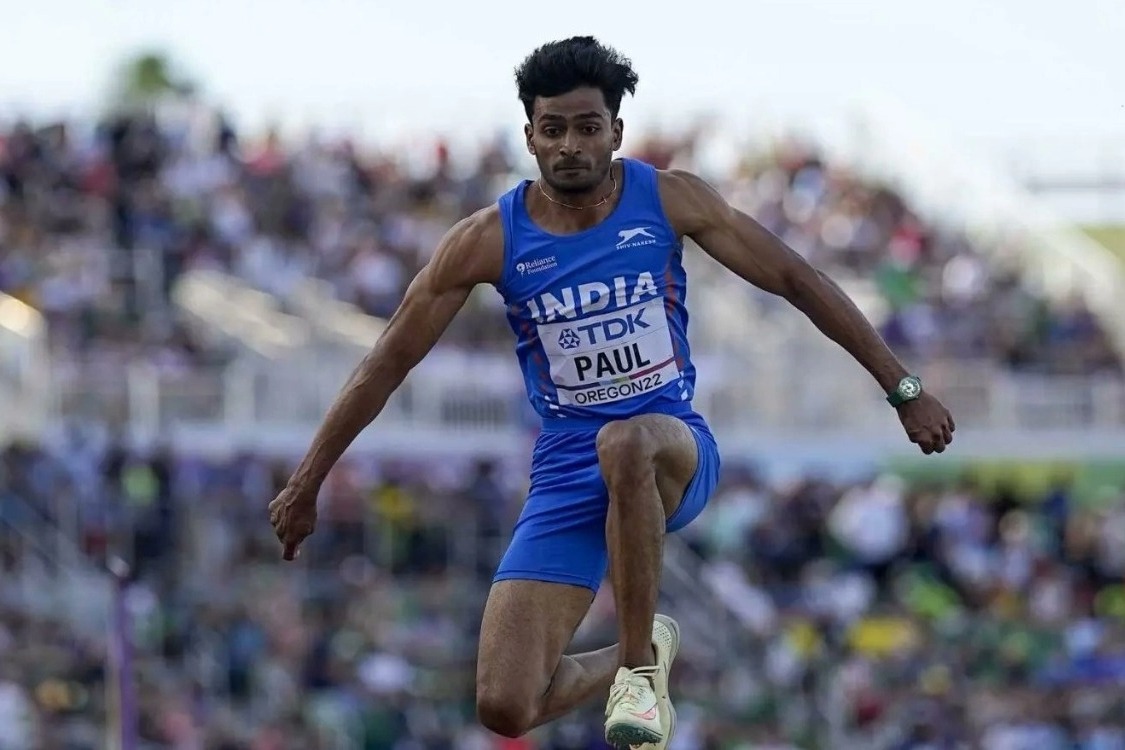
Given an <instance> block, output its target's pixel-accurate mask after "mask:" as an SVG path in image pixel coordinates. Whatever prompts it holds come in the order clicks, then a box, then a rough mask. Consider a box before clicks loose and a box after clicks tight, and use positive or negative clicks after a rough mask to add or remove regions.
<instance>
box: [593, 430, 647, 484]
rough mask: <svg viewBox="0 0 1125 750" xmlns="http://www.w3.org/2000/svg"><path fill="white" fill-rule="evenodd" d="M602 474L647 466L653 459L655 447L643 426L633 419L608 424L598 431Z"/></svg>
mask: <svg viewBox="0 0 1125 750" xmlns="http://www.w3.org/2000/svg"><path fill="white" fill-rule="evenodd" d="M596 445H597V451H598V461H599V463H601V465H602V473H605V472H606V470H607V469H611V468H616V467H621V468H625V467H630V466H632V467H635V466H637V465H644V464H647V465H649V466H651V461H652V460H653V458H654V457H655V453H656V445H655V442H654V441H653V439H652V437H651V436H650V435H649V434H648V432H647V431H646V430H645V427H644V425H643V424H641V423H640V422H639V421H637V420H634V419H623V420H619V421H616V422H610V423H609V424H607V425H604V426H603V427H602V428H601V429H600V430H598V439H597V442H596Z"/></svg>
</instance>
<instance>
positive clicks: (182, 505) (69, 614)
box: [0, 435, 1125, 750]
mask: <svg viewBox="0 0 1125 750" xmlns="http://www.w3.org/2000/svg"><path fill="white" fill-rule="evenodd" d="M728 467H729V468H728V470H727V471H726V472H725V477H724V484H723V486H722V487H721V489H720V491H719V493H718V495H717V496H716V498H715V499H714V500H713V503H712V505H711V506H710V507H709V508H708V510H707V511H706V512H705V514H704V515H703V516H702V517H701V518H700V519H699V520H698V521H697V522H696V523H695V524H693V525H692V526H691V527H689V529H688V530H686V531H685V532H683V534H682V535H680V536H679V537H678V539H679V540H680V541H681V542H682V544H680V543H677V544H676V545H674V549H672V550H671V552H670V553H672V552H675V553H677V555H678V559H679V560H680V562H681V563H683V564H687V565H689V567H691V569H692V570H693V572H692V575H693V576H695V580H690V581H686V582H685V581H684V580H682V579H677V578H676V577H674V576H666V582H665V592H666V594H671V597H670V599H669V601H668V602H666V603H665V608H667V609H668V610H669V611H670V612H671V613H672V614H673V615H675V616H677V617H679V618H680V619H681V622H682V624H683V628H684V630H685V643H684V648H683V655H682V658H681V659H680V660H678V662H677V666H676V669H675V672H674V676H673V689H674V695H675V696H676V698H677V702H676V705H677V708H678V712H679V718H680V721H679V732H678V734H677V738H676V740H675V741H674V743H673V748H675V749H676V750H696V749H699V748H705V749H708V750H710V749H714V750H720V749H721V750H814V749H815V750H821V749H823V750H829V749H830V750H853V749H854V750H945V749H947V748H980V749H981V750H1025V749H1027V750H1031V749H1034V750H1074V749H1078V750H1122V749H1123V748H1125V629H1123V628H1122V620H1123V618H1125V583H1123V581H1125V503H1123V502H1122V500H1123V498H1122V497H1121V494H1120V488H1114V489H1113V490H1112V491H1108V490H1107V493H1108V494H1106V496H1105V497H1103V498H1100V500H1101V501H1102V502H1099V503H1094V504H1092V505H1086V504H1083V505H1079V504H1077V503H1076V501H1075V498H1074V496H1073V494H1072V492H1071V489H1070V485H1069V483H1068V482H1067V481H1066V480H1065V479H1060V481H1059V482H1058V483H1057V485H1056V486H1055V487H1054V488H1053V489H1052V490H1050V491H1049V492H1047V493H1045V494H1044V495H1042V496H1036V497H1028V498H1025V497H1016V496H1015V495H1014V494H1012V493H1011V492H1009V491H1007V490H1005V489H1004V488H1003V487H999V488H993V489H986V488H985V486H984V485H983V484H980V483H978V482H974V481H972V479H971V477H970V478H966V479H965V480H964V481H961V482H959V483H956V484H954V485H948V484H927V483H918V482H914V483H911V484H907V483H904V482H903V481H901V480H899V479H897V478H895V477H894V476H890V475H880V476H876V477H873V478H872V479H870V480H863V481H847V482H836V481H830V480H828V479H824V478H816V477H811V476H806V477H803V478H801V479H799V480H792V479H789V480H784V481H780V480H771V481H767V480H766V479H765V478H764V477H763V476H762V475H760V474H759V473H757V472H756V471H754V469H753V467H752V466H751V465H749V464H740V462H738V461H729V462H728ZM288 468H289V467H288V466H287V465H285V463H284V462H278V461H274V460H269V459H266V458H263V457H260V456H253V455H238V456H230V457H225V458H221V459H219V458H214V457H204V456H191V455H175V454H171V453H169V452H167V451H161V450H156V451H152V452H143V453H142V452H138V451H133V450H129V449H126V448H122V447H121V446H120V445H119V444H118V443H116V442H115V441H114V440H112V439H108V438H107V439H93V438H91V437H90V436H89V435H82V436H76V437H75V438H74V440H73V441H72V442H71V443H70V444H67V445H62V446H57V447H55V448H53V449H50V450H48V449H45V448H42V447H39V446H31V445H24V446H12V447H10V448H8V449H7V450H6V451H5V452H4V454H3V458H2V459H0V566H2V577H0V581H2V582H3V585H2V586H0V749H2V750H16V749H19V750H23V749H25V748H44V749H47V750H87V749H90V750H92V749H93V748H96V747H101V746H102V742H103V740H102V733H103V731H104V727H105V725H106V722H107V721H109V722H111V725H112V717H113V716H114V711H115V709H114V705H115V703H114V701H113V699H112V696H114V695H115V694H116V687H115V685H116V683H115V681H114V680H113V679H111V677H110V673H107V669H106V663H107V662H106V658H107V654H108V653H109V652H110V647H109V645H108V644H109V639H108V638H107V617H106V613H107V611H108V607H109V602H110V601H111V599H112V596H111V595H112V591H113V585H112V583H111V580H110V577H109V576H108V574H106V573H105V571H104V565H100V566H99V564H100V563H102V562H104V561H105V560H106V559H107V556H114V555H119V556H121V557H122V558H124V559H126V560H128V561H129V562H130V563H131V574H130V576H129V579H128V584H127V585H126V586H125V587H124V591H125V596H126V600H127V602H128V610H129V612H130V613H131V617H132V627H131V628H130V630H129V632H130V635H131V637H132V639H133V643H134V648H135V652H136V658H135V662H136V670H135V671H136V683H137V684H136V688H137V692H138V694H139V724H140V732H141V735H142V737H143V742H142V744H141V747H142V748H157V747H163V748H174V749H176V750H181V749H182V750H189V749H190V750H194V749H195V748H209V749H211V748H215V749H217V750H235V749H239V750H241V749H246V750H275V749H276V750H288V749H289V748H293V749H294V750H297V749H298V748H300V749H301V750H318V749H321V748H323V749H325V750H336V749H337V748H340V749H345V748H347V749H351V748H369V749H371V750H377V749H382V748H387V749H388V750H389V749H394V750H412V749H414V748H419V749H424V750H446V749H449V750H454V749H456V750H501V749H503V750H517V749H518V750H533V749H539V750H594V749H597V750H602V749H603V748H604V745H603V744H602V741H601V740H600V739H599V735H600V732H601V706H600V705H591V706H590V707H589V708H588V709H587V710H585V711H583V712H580V713H578V714H576V715H574V716H572V717H570V718H568V719H566V720H563V721H560V722H558V723H556V724H553V725H550V726H548V727H546V728H543V729H542V730H539V731H537V732H535V733H534V734H533V735H531V736H529V737H528V738H525V739H522V740H518V741H513V740H504V739H501V738H498V737H494V736H491V735H489V734H487V733H486V732H484V731H483V730H482V729H480V728H479V727H478V726H477V725H476V723H475V721H474V719H473V691H472V686H473V670H474V650H475V645H476V637H477V629H478V624H479V618H480V614H481V610H482V607H483V602H484V597H485V595H486V592H487V585H488V581H489V579H490V574H491V571H492V570H493V567H494V565H495V564H496V562H497V560H498V558H499V555H500V553H501V551H502V549H503V546H504V543H505V541H506V538H507V534H508V530H509V529H510V524H511V522H512V520H513V518H514V517H515V515H516V514H517V513H518V510H519V505H520V501H521V498H522V493H523V490H524V487H523V484H522V481H523V476H524V474H523V472H522V468H523V467H521V466H508V465H505V464H492V463H487V462H472V461H467V462H465V463H463V464H459V463H456V462H449V461H437V460H422V459H419V460H418V461H416V462H385V461H384V462H378V461H368V460H363V459H358V458H357V459H355V460H352V461H350V462H348V463H345V464H342V465H341V466H340V467H339V468H338V470H337V471H335V472H334V473H333V475H332V477H331V479H330V481H329V483H328V485H326V487H325V488H324V492H323V494H322V499H321V502H322V505H321V514H320V523H319V527H318V531H317V533H316V534H315V535H314V536H313V537H312V538H311V539H310V540H309V543H308V544H307V546H306V547H305V548H304V550H303V554H302V557H301V560H300V561H299V562H297V563H293V564H283V563H282V562H281V561H280V556H279V548H278V545H277V542H276V539H274V538H272V536H271V532H270V529H269V526H268V523H267V522H266V518H265V513H264V507H265V503H266V501H267V499H268V498H270V497H271V496H272V495H273V494H274V492H275V491H276V490H277V489H278V487H279V486H280V484H281V483H282V482H283V481H284V480H285V478H286V476H287V474H288ZM685 561H686V562H685ZM613 617H614V615H613V605H612V591H611V590H610V587H609V585H608V584H607V585H606V586H605V587H603V590H602V592H601V593H600V594H599V596H598V597H597V599H596V600H595V603H594V607H593V610H592V612H591V614H590V617H589V618H588V620H587V621H586V623H584V625H583V627H582V628H581V629H580V631H579V633H578V638H577V644H576V647H577V648H582V649H585V648H594V647H600V646H603V645H606V644H607V643H609V642H611V641H612V639H613V637H614V619H613ZM109 631H110V632H115V630H114V628H109Z"/></svg>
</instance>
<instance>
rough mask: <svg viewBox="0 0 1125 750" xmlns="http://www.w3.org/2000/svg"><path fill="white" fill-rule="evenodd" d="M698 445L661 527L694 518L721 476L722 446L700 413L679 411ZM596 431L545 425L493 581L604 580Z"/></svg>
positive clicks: (674, 527) (605, 504) (602, 490)
mask: <svg viewBox="0 0 1125 750" xmlns="http://www.w3.org/2000/svg"><path fill="white" fill-rule="evenodd" d="M679 418H680V419H681V420H683V422H684V423H685V424H687V426H688V427H690V428H691V431H692V434H693V435H695V444H696V448H697V449H698V456H699V458H698V465H697V466H696V469H695V476H693V477H692V479H691V482H689V483H688V486H687V490H686V491H685V492H684V497H683V500H682V501H681V502H680V506H679V508H677V509H676V512H675V513H673V514H672V517H671V518H669V519H668V523H667V526H666V527H665V528H666V530H667V531H668V532H669V533H671V532H674V531H679V530H680V529H682V528H684V527H685V526H687V525H688V524H689V523H691V522H692V521H694V520H695V519H696V517H697V516H699V514H700V513H701V512H703V509H704V508H705V507H706V506H707V501H708V500H709V499H710V498H711V493H712V492H714V490H715V485H716V484H717V483H718V480H719V448H718V446H717V445H716V443H715V438H714V436H713V435H712V434H711V430H710V428H709V427H708V426H707V422H706V421H704V419H703V417H702V416H700V415H698V414H696V413H695V412H689V413H687V414H683V415H680V416H679ZM597 437H598V430H597V429H591V430H581V431H558V432H554V431H544V432H542V433H540V435H539V438H538V440H536V441H535V452H534V454H533V455H532V460H531V489H530V490H529V492H528V496H527V502H526V503H525V504H524V507H523V512H522V513H521V514H520V518H519V521H517V522H516V528H515V531H514V532H513V533H512V542H511V544H510V545H509V546H508V551H507V552H506V553H505V554H504V558H503V560H501V561H500V567H499V569H498V570H497V572H496V576H495V578H494V579H493V581H494V582H495V581H507V580H532V581H547V582H549V583H568V584H571V585H574V586H584V587H586V588H588V589H590V590H592V591H595V592H596V591H597V590H598V587H599V586H600V585H601V582H602V579H603V578H605V574H606V568H607V565H608V553H607V551H606V542H605V523H606V513H607V510H608V508H609V493H608V491H607V490H606V486H605V482H604V481H603V480H602V474H601V470H600V469H599V467H598V453H597V449H596V447H595V441H596V440H597Z"/></svg>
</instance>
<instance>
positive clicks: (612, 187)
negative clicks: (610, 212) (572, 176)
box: [535, 173, 617, 211]
mask: <svg viewBox="0 0 1125 750" xmlns="http://www.w3.org/2000/svg"><path fill="white" fill-rule="evenodd" d="M609 181H610V183H611V184H610V188H609V192H608V193H606V194H605V197H604V198H602V199H601V200H600V201H598V202H597V203H594V204H592V205H589V206H572V205H570V204H569V203H563V202H562V201H557V200H555V199H554V198H552V197H551V196H550V195H548V194H547V191H546V190H544V189H543V182H542V179H539V180H536V181H535V184H536V185H538V186H539V192H540V193H542V194H543V197H544V198H546V199H547V200H549V201H551V203H554V204H555V205H556V206H562V207H563V208H569V209H571V210H573V211H585V210H586V209H588V208H597V207H598V206H604V205H605V204H606V201H608V200H609V199H610V198H611V197H613V194H614V193H616V192H617V178H616V177H614V176H613V174H612V173H611V174H610V175H609Z"/></svg>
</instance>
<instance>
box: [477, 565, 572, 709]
mask: <svg viewBox="0 0 1125 750" xmlns="http://www.w3.org/2000/svg"><path fill="white" fill-rule="evenodd" d="M593 600H594V592H593V591H592V590H591V589H589V588H587V587H585V586H572V585H569V584H561V583H548V582H546V581H530V580H503V581H498V582H496V583H494V584H493V585H492V591H491V592H490V593H489V595H488V603H487V604H486V605H485V608H484V618H483V620H482V622H481V629H480V650H479V652H478V655H477V703H478V704H480V705H492V706H496V705H498V704H499V705H504V706H511V707H514V706H516V705H524V706H527V709H528V710H531V709H532V708H533V707H537V705H538V701H539V700H540V699H541V698H542V697H543V695H544V694H545V693H546V692H547V688H548V687H549V685H550V683H551V677H552V675H554V673H555V669H556V668H557V667H558V664H559V660H560V659H561V658H562V656H563V652H564V651H565V650H566V647H567V645H569V644H570V641H571V639H572V638H573V637H574V632H575V631H576V630H577V629H578V626H579V625H580V624H581V623H582V620H583V618H584V617H585V616H586V613H587V612H588V611H589V609H590V604H591V603H592V602H593Z"/></svg>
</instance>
